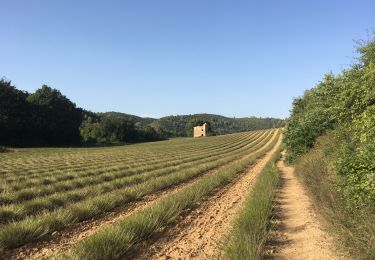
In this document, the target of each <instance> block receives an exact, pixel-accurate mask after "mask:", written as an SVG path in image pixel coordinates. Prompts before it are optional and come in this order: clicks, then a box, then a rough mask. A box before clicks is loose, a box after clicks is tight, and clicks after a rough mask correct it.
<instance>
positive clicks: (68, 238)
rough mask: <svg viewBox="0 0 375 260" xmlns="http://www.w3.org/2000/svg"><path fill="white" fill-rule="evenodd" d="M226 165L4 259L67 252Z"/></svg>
mask: <svg viewBox="0 0 375 260" xmlns="http://www.w3.org/2000/svg"><path fill="white" fill-rule="evenodd" d="M275 136H276V133H275V134H274V135H273V137H272V138H271V139H270V140H269V141H268V142H267V143H266V144H265V146H267V145H268V144H269V143H271V142H272V141H273V140H274V139H275ZM257 151H258V150H257ZM257 151H254V152H252V153H251V154H248V155H246V156H244V157H242V158H239V159H237V160H234V161H233V162H230V163H229V164H231V163H236V162H238V161H240V160H243V159H245V158H246V157H248V156H251V155H252V154H254V153H256V152H257ZM226 165H228V164H226ZM226 165H223V166H220V167H217V168H215V169H212V170H209V171H207V172H204V173H202V174H201V175H200V176H199V177H194V178H192V179H190V180H187V181H185V182H183V183H180V184H178V185H174V186H171V187H168V188H166V189H164V190H162V191H159V192H156V193H153V194H151V195H148V196H145V197H143V198H142V199H140V200H138V201H135V202H132V203H127V204H126V205H124V206H122V207H118V208H116V209H115V210H113V211H111V212H107V213H105V214H103V215H101V216H98V217H96V218H94V219H90V220H87V221H84V222H81V223H79V224H77V225H74V226H72V227H71V228H69V229H66V230H63V231H60V232H55V233H53V234H52V236H51V237H50V238H48V239H47V240H42V241H38V242H34V243H30V244H28V245H25V246H22V247H20V248H16V249H14V250H9V251H7V252H4V255H3V257H4V258H5V259H40V258H43V257H47V256H50V255H52V254H54V253H57V252H61V251H65V250H68V249H69V248H70V247H71V246H73V245H74V244H76V243H77V242H79V241H81V240H82V239H84V238H86V237H88V236H90V235H92V234H93V233H95V232H96V231H98V230H99V229H102V228H104V227H105V226H108V225H110V224H112V223H114V222H116V221H118V220H119V219H122V218H125V217H127V216H129V215H130V214H132V213H134V212H137V211H139V210H142V209H144V208H146V207H149V206H151V205H152V204H154V203H157V202H158V201H160V200H161V199H162V198H164V197H165V196H167V195H169V194H173V193H174V192H178V191H179V190H181V189H182V188H185V187H187V186H189V185H192V184H193V183H195V182H196V181H197V180H198V179H200V178H201V177H202V176H207V175H210V174H215V173H216V172H217V171H219V170H220V169H222V168H223V167H225V166H226ZM0 259H1V257H0Z"/></svg>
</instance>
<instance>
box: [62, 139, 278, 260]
mask: <svg viewBox="0 0 375 260" xmlns="http://www.w3.org/2000/svg"><path fill="white" fill-rule="evenodd" d="M273 136H274V137H273V138H272V139H271V140H269V141H268V142H267V143H266V144H263V146H262V148H261V149H259V150H258V151H257V152H255V153H252V154H249V155H248V156H246V157H245V158H243V159H242V160H237V161H236V162H234V163H231V164H228V165H226V166H224V167H222V168H221V169H219V170H218V171H217V172H216V173H215V174H212V175H208V176H204V177H203V178H201V179H199V180H197V181H196V182H194V183H192V184H191V185H189V186H184V187H183V188H181V190H178V191H177V192H175V193H173V194H168V195H167V196H166V197H165V198H161V199H160V200H158V202H157V203H155V204H152V205H151V206H148V207H146V208H145V209H142V210H139V211H137V212H135V213H134V212H133V213H132V214H131V215H130V216H128V217H125V218H123V217H122V218H121V219H120V220H118V221H115V222H114V223H113V224H112V225H110V226H109V227H104V228H102V227H101V228H100V229H99V230H98V232H96V233H94V234H93V235H91V236H89V237H88V238H85V239H84V240H82V242H80V243H78V245H77V246H75V247H74V248H73V250H72V251H70V253H69V255H68V256H66V255H64V257H83V258H84V259H102V257H103V259H110V258H113V257H119V256H120V255H123V254H124V253H126V252H127V251H128V249H129V248H131V247H132V245H134V243H137V241H138V240H139V239H142V238H144V237H147V236H149V234H150V233H149V232H151V233H152V232H154V231H156V230H158V229H159V228H160V227H161V226H164V225H166V224H168V223H170V221H172V220H173V219H175V218H176V217H177V216H178V215H179V214H181V212H182V211H183V210H184V209H185V208H189V207H191V206H192V205H194V204H195V203H197V202H199V201H200V200H201V199H202V198H204V197H205V196H207V195H208V194H210V193H212V191H214V190H215V189H216V188H219V187H221V186H223V185H225V184H226V183H228V182H230V181H231V180H232V179H233V178H235V177H236V175H238V174H239V173H241V172H243V171H244V170H245V169H246V168H247V167H248V165H249V164H252V163H253V162H254V161H255V160H256V159H257V158H259V157H261V156H263V155H264V154H265V153H266V152H267V151H269V150H271V149H273V147H274V146H275V144H276V142H278V140H279V136H280V133H279V132H277V133H275V134H274V135H273ZM176 207H177V208H176ZM153 218H155V219H153ZM134 221H135V222H134ZM155 221H156V222H155ZM149 224H150V225H151V226H149ZM160 225H161V226H160ZM129 229H130V230H129ZM142 230H143V231H142ZM113 232H114V233H115V234H113ZM118 232H120V233H118ZM128 232H130V233H128ZM134 232H135V233H134ZM120 234H122V235H120ZM124 236H125V237H124ZM128 236H130V237H128ZM107 239H109V240H110V241H112V242H113V243H114V244H113V245H109V244H108V242H109V240H107ZM129 239H130V240H129ZM112 242H111V243H112ZM118 243H120V244H121V245H120V244H118ZM93 245H95V246H93ZM103 246H104V247H105V248H103ZM95 248H96V249H95ZM101 249H103V250H104V251H106V252H102V251H101ZM107 249H108V250H107ZM107 253H108V254H109V255H107ZM95 255H96V256H95Z"/></svg>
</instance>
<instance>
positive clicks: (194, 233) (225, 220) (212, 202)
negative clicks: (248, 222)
mask: <svg viewBox="0 0 375 260" xmlns="http://www.w3.org/2000/svg"><path fill="white" fill-rule="evenodd" d="M280 144H281V137H280V138H279V140H278V142H277V144H276V145H275V147H274V148H273V149H272V150H271V151H269V152H268V153H266V155H265V156H264V157H262V158H261V159H258V160H257V161H256V162H255V163H254V164H253V165H252V166H251V167H250V168H249V169H248V171H247V172H246V173H245V174H243V175H242V176H240V177H239V178H237V180H235V181H234V182H233V183H232V184H230V185H227V186H226V187H224V188H222V189H220V190H219V191H218V192H217V193H216V194H215V195H214V196H210V197H209V198H207V200H206V201H204V202H203V203H202V204H200V205H199V206H198V207H197V208H196V209H194V210H192V211H191V212H189V213H188V214H186V215H185V216H183V217H181V218H180V219H179V220H178V221H177V224H176V225H172V226H171V227H169V228H166V229H165V230H162V231H161V232H160V233H159V237H158V236H157V235H156V236H154V237H153V238H151V239H150V241H147V242H145V243H144V244H141V245H140V246H139V249H138V251H137V252H133V254H132V256H131V257H134V258H137V259H169V258H171V259H191V258H196V259H212V258H218V257H219V253H220V241H222V239H223V236H224V235H225V234H227V232H228V230H229V228H230V227H231V223H232V221H233V220H234V218H235V217H236V216H237V214H238V212H239V210H240V209H241V207H242V204H243V202H244V201H245V199H246V197H247V195H248V194H249V193H250V191H251V189H250V187H251V186H252V185H253V183H254V180H255V179H256V177H257V176H258V175H259V173H260V172H261V170H262V169H263V167H264V166H265V165H266V163H267V162H268V161H269V160H270V158H271V156H272V155H273V154H274V153H275V151H276V149H277V148H278V147H279V146H280ZM152 240H154V241H152Z"/></svg>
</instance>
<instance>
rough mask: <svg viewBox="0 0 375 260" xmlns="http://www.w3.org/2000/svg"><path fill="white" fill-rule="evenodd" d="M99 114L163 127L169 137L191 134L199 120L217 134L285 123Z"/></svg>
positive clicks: (215, 117) (210, 116)
mask: <svg viewBox="0 0 375 260" xmlns="http://www.w3.org/2000/svg"><path fill="white" fill-rule="evenodd" d="M97 114H98V116H100V117H101V116H116V117H122V118H125V119H127V120H132V121H133V122H134V123H135V124H136V125H138V126H146V125H151V126H154V127H157V128H162V129H163V130H164V132H165V133H166V135H167V136H168V137H180V136H181V137H182V136H190V135H191V130H192V127H193V126H195V125H196V124H197V123H198V122H206V123H209V124H210V125H211V130H212V133H213V134H217V135H222V134H229V133H236V132H244V131H252V130H259V129H268V128H273V127H280V126H282V125H283V124H284V120H282V119H278V118H259V117H244V118H229V117H225V116H220V115H213V114H193V115H176V116H166V117H162V118H160V119H155V118H148V117H147V118H143V117H139V116H135V115H130V114H125V113H119V112H106V113H97Z"/></svg>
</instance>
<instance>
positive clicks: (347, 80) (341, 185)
mask: <svg viewBox="0 0 375 260" xmlns="http://www.w3.org/2000/svg"><path fill="white" fill-rule="evenodd" d="M358 52H359V54H360V57H359V59H358V62H357V63H356V64H353V65H352V66H351V67H350V68H349V69H346V70H343V71H342V72H341V73H340V74H339V75H333V74H332V73H330V74H327V75H325V77H324V78H323V80H322V81H321V82H320V83H319V84H318V85H317V86H316V87H314V88H312V89H310V90H307V91H306V92H305V94H304V95H303V97H301V98H297V99H295V100H294V102H293V108H292V111H291V117H290V119H289V120H288V122H287V125H286V131H285V139H284V140H285V143H286V145H287V148H288V154H289V159H290V160H291V161H295V162H296V164H297V172H299V173H300V174H301V175H302V176H304V178H305V180H306V181H307V184H308V187H310V188H311V190H312V191H313V193H314V194H315V195H316V197H317V201H320V205H322V207H323V208H328V209H329V210H330V215H331V216H334V217H333V218H331V219H335V220H342V221H336V224H338V222H339V223H341V224H342V225H341V228H342V230H346V231H347V232H346V234H347V236H346V237H347V238H349V239H348V241H350V242H348V243H347V245H349V246H350V247H353V245H356V249H353V250H359V251H360V252H361V253H363V254H364V255H365V256H366V257H369V256H371V257H372V258H373V257H375V241H374V240H373V239H369V240H367V241H364V239H365V238H369V235H371V234H372V235H373V234H374V233H375V222H374V218H373V217H369V218H367V220H366V221H365V222H360V220H361V219H366V217H363V216H371V215H372V214H373V213H374V212H375V164H374V159H375V41H374V40H371V41H369V42H362V43H361V44H360V46H359V47H358ZM314 147H315V149H314V150H312V149H313V148H314ZM306 158H309V160H307V159H306ZM322 169H323V170H324V171H323V170H322ZM322 172H323V173H325V176H324V178H323V177H320V178H319V180H318V182H319V184H317V183H315V184H314V181H313V180H314V176H321V174H322ZM315 181H317V180H316V179H315ZM322 181H326V182H327V183H324V185H323V184H322V183H321V182H322ZM327 185H328V186H329V187H325V186H327ZM324 187H325V188H324ZM323 189H326V190H330V191H332V192H329V193H324V192H323V191H322V190H323ZM321 194H330V195H331V196H330V197H325V199H321ZM319 198H320V199H319ZM354 212H355V214H353V213H354ZM358 226H360V228H358ZM339 229H340V228H336V230H339ZM357 253H358V252H357Z"/></svg>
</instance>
